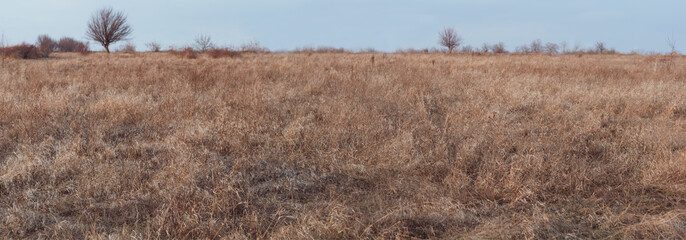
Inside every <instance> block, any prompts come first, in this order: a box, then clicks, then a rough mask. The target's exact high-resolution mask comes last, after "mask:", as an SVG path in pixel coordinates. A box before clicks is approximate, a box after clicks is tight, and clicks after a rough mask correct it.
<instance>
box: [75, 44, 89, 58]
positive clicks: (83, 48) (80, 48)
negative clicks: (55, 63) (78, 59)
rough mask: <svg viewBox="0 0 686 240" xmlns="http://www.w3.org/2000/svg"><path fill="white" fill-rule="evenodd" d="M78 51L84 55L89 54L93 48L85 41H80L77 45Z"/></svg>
mask: <svg viewBox="0 0 686 240" xmlns="http://www.w3.org/2000/svg"><path fill="white" fill-rule="evenodd" d="M76 51H77V52H79V53H81V54H82V55H87V54H89V53H91V50H90V48H89V47H88V43H83V42H79V44H78V45H76Z"/></svg>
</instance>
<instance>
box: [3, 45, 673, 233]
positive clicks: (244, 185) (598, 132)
mask: <svg viewBox="0 0 686 240" xmlns="http://www.w3.org/2000/svg"><path fill="white" fill-rule="evenodd" d="M685 66H686V58H684V57H682V56H638V55H583V56H582V55H565V56H544V55H483V56H477V55H445V54H382V53H379V54H369V53H365V54H317V53H315V54H297V53H288V54H285V53H284V54H281V53H273V54H246V55H243V56H240V57H236V58H219V59H212V58H208V57H207V56H201V57H200V58H198V59H182V58H179V57H177V56H174V55H170V54H168V53H137V54H121V53H117V54H110V55H106V54H101V53H95V54H91V55H87V56H81V55H70V54H56V55H55V56H54V57H53V58H51V59H47V60H6V61H5V62H4V63H2V65H0V233H2V236H3V238H5V237H9V238H38V237H44V238H77V239H78V238H84V237H90V238H121V239H129V238H136V239H140V238H212V239H214V238H239V239H240V238H246V239H254V238H266V239H288V238H290V239H305V238H306V239H310V238H314V239H340V238H380V239H385V238H448V239H454V238H477V239H481V238H514V239H522V238H571V239H574V238H637V239H643V238H649V239H650V238H659V237H663V238H683V237H686V197H685V196H686V68H685Z"/></svg>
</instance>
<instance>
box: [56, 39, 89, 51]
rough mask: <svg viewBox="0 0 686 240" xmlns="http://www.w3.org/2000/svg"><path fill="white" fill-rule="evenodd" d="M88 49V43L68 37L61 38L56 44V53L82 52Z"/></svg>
mask: <svg viewBox="0 0 686 240" xmlns="http://www.w3.org/2000/svg"><path fill="white" fill-rule="evenodd" d="M84 49H89V47H88V42H81V41H77V40H75V39H73V38H70V37H63V38H60V40H59V41H58V42H57V51H60V52H83V50H84Z"/></svg>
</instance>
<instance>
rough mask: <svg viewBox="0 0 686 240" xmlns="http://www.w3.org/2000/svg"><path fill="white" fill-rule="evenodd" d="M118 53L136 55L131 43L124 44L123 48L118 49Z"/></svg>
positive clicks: (134, 47)
mask: <svg viewBox="0 0 686 240" xmlns="http://www.w3.org/2000/svg"><path fill="white" fill-rule="evenodd" d="M119 51H120V52H123V53H136V45H134V44H133V43H131V42H128V43H126V44H124V46H122V47H121V48H120V49H119Z"/></svg>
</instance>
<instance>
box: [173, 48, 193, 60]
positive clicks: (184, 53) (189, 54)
mask: <svg viewBox="0 0 686 240" xmlns="http://www.w3.org/2000/svg"><path fill="white" fill-rule="evenodd" d="M169 53H171V54H173V55H175V56H178V57H181V58H187V59H195V58H198V53H197V52H196V51H195V50H193V48H192V47H186V48H184V49H181V50H176V49H173V48H172V49H170V50H169Z"/></svg>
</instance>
